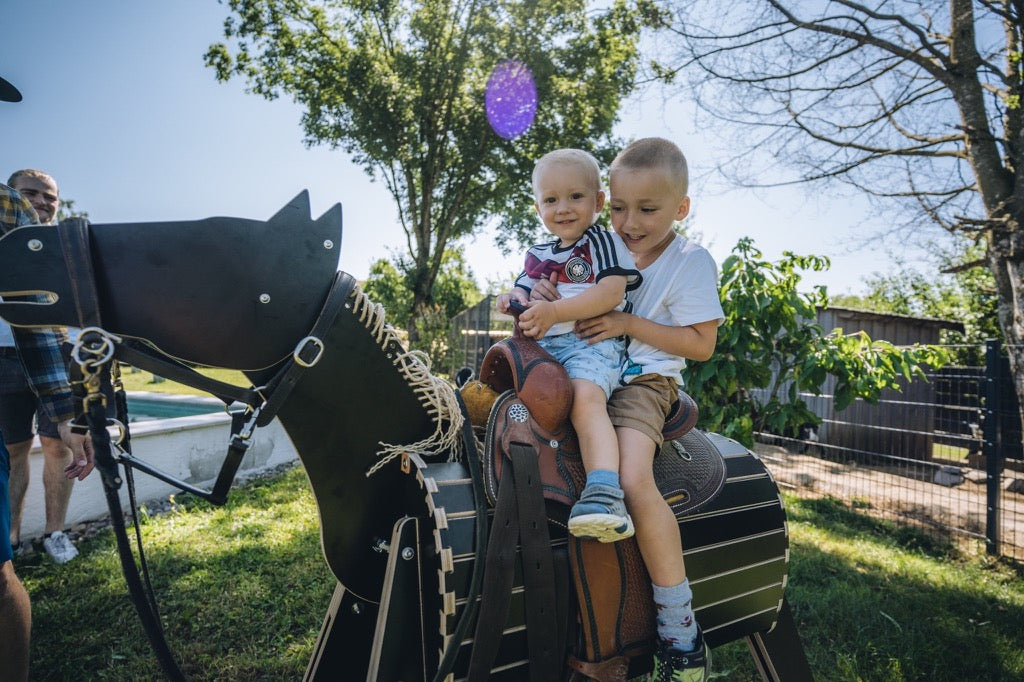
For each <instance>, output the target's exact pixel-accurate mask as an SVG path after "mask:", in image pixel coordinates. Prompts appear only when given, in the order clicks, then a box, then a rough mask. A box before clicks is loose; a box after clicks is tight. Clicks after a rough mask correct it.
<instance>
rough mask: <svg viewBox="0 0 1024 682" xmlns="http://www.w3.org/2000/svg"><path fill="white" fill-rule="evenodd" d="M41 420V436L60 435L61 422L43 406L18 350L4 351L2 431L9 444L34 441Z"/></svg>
mask: <svg viewBox="0 0 1024 682" xmlns="http://www.w3.org/2000/svg"><path fill="white" fill-rule="evenodd" d="M37 422H38V431H39V434H40V435H43V436H49V437H50V438H60V433H59V432H58V431H57V424H55V423H54V422H52V421H50V420H49V419H47V418H46V416H45V415H43V414H42V411H41V410H40V409H39V398H38V397H37V396H36V394H35V393H34V392H33V391H32V387H31V386H30V385H29V383H28V377H27V376H26V375H25V369H24V368H23V367H22V364H21V360H19V359H18V357H17V356H16V355H14V349H13V348H11V349H3V350H0V433H3V434H4V440H6V441H7V442H8V443H20V442H22V441H26V440H31V439H32V436H34V435H35V433H36V428H35V426H36V423H37Z"/></svg>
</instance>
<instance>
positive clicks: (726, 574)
mask: <svg viewBox="0 0 1024 682" xmlns="http://www.w3.org/2000/svg"><path fill="white" fill-rule="evenodd" d="M708 435H709V437H710V438H711V440H712V443H714V445H715V446H716V447H717V448H718V449H719V451H720V452H721V453H722V455H723V457H724V459H725V462H726V467H727V471H728V477H727V480H726V483H725V487H724V488H723V490H722V492H721V494H720V495H719V496H718V497H717V498H716V499H715V500H714V501H713V502H712V503H711V504H710V505H708V506H707V507H706V508H704V509H702V510H701V511H699V512H698V513H695V514H692V515H689V516H687V517H685V518H684V519H683V520H682V521H681V523H680V532H681V534H682V538H683V542H684V547H685V548H686V549H685V556H686V567H687V574H688V575H689V577H690V581H691V584H692V585H693V590H694V606H695V610H696V613H697V618H698V620H699V622H700V623H701V625H702V627H703V628H704V629H705V636H706V637H707V640H708V642H709V643H710V644H711V645H712V646H715V645H718V644H722V643H725V642H729V641H732V640H735V639H738V638H741V637H747V636H750V635H752V634H753V633H755V632H758V631H766V630H770V629H771V628H772V627H773V626H774V624H775V622H776V619H777V617H778V614H779V610H780V608H781V605H782V598H783V592H784V590H785V585H786V574H787V570H788V560H789V550H788V534H787V528H786V518H785V513H784V511H783V508H782V505H781V501H780V499H779V494H778V488H777V487H776V485H775V482H774V480H773V479H772V477H771V475H770V474H769V473H768V471H767V470H766V468H765V466H764V464H763V463H762V462H761V461H760V460H759V459H758V458H757V457H756V456H755V455H754V454H753V453H751V452H750V451H749V450H747V449H746V448H744V447H743V446H741V445H739V444H738V443H736V442H735V441H732V440H729V439H727V438H723V437H721V436H717V435H714V434H708ZM410 463H411V466H410V467H409V469H410V475H412V476H415V478H416V480H417V481H418V483H419V485H420V486H421V487H422V490H423V492H424V494H425V497H424V503H425V508H424V510H423V516H422V518H421V519H419V521H418V523H419V524H420V530H419V532H418V538H419V543H420V544H419V547H418V548H417V551H416V555H417V556H418V557H419V565H418V569H417V571H416V572H417V573H418V576H419V581H420V584H419V586H418V589H417V593H418V595H419V596H418V603H411V604H409V605H408V607H409V608H419V609H420V610H421V612H422V622H423V632H422V635H423V639H424V642H425V646H424V649H423V655H424V664H425V665H426V666H427V667H428V672H427V675H426V677H427V679H429V678H430V672H429V669H430V668H429V667H430V666H432V665H436V663H437V661H438V660H439V656H440V653H441V650H442V648H443V647H445V646H448V645H449V644H450V643H451V639H450V638H451V636H452V633H453V631H454V629H455V626H456V624H457V622H458V619H459V617H460V616H461V615H462V613H463V610H464V609H465V608H466V606H467V595H468V593H469V586H470V578H471V574H472V571H473V567H474V562H475V555H474V552H473V548H474V538H475V533H476V528H475V525H476V523H477V517H476V514H475V512H474V503H473V491H472V484H471V480H470V478H469V473H468V471H467V469H466V467H465V465H464V464H462V463H449V462H437V463H435V462H425V461H423V460H422V459H419V458H416V457H412V458H410ZM551 533H552V537H553V542H552V551H553V552H555V555H556V562H555V563H556V570H558V571H561V572H562V574H563V575H564V576H565V581H564V582H565V583H566V585H567V586H568V585H569V579H568V573H567V572H568V570H569V569H568V560H567V551H568V544H569V543H568V541H567V539H566V537H565V535H564V530H563V529H560V528H558V527H556V526H554V525H552V526H551ZM394 554H395V552H394V550H393V555H394ZM393 561H394V562H395V563H397V562H400V561H402V560H401V559H400V558H397V556H393ZM385 589H386V590H387V586H385ZM389 617H390V618H393V617H394V615H389V612H388V610H387V609H386V608H382V609H381V611H380V616H379V620H378V627H377V633H376V634H377V636H376V639H377V645H378V646H377V649H376V650H379V651H380V652H381V653H383V652H385V651H386V650H388V649H390V648H392V647H387V646H385V641H386V640H387V639H389V638H390V639H394V637H395V636H396V634H397V630H396V629H395V628H394V627H392V626H391V625H389V624H388V623H386V622H385V621H386V619H387V618H389ZM404 618H408V619H415V618H416V616H415V615H414V614H406V615H405V616H404ZM524 622H525V615H524V611H523V588H522V581H521V579H520V577H519V575H518V574H517V576H516V581H515V588H514V589H513V594H512V601H511V608H510V611H509V617H508V621H507V623H506V625H505V629H504V632H503V637H502V642H501V647H500V649H499V651H498V656H497V659H496V661H495V664H494V668H493V670H492V675H491V678H490V679H492V680H509V681H511V680H526V679H528V651H527V646H526V628H525V625H524ZM396 625H397V624H396ZM403 627H404V626H403ZM405 629H408V628H405ZM472 645H473V640H472V638H471V635H470V636H469V637H466V638H464V639H463V640H462V641H460V642H458V643H457V646H458V647H459V649H460V651H459V654H458V658H457V660H456V664H455V668H454V671H453V674H452V675H451V676H450V678H449V679H452V680H462V679H465V675H466V671H467V669H468V664H469V655H470V650H471V648H472ZM392 646H393V645H392ZM406 651H407V652H408V649H406ZM406 655H408V654H406ZM385 665H386V664H385ZM371 679H372V678H371ZM380 679H388V678H384V677H382V678H380ZM394 679H397V678H394Z"/></svg>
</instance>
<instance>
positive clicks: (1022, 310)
mask: <svg viewBox="0 0 1024 682" xmlns="http://www.w3.org/2000/svg"><path fill="white" fill-rule="evenodd" d="M1020 225H1021V220H1020V218H1018V219H1017V220H1012V221H1010V224H1009V225H1008V226H1007V227H1003V226H1000V227H998V228H995V229H992V230H990V231H989V238H988V253H987V256H988V261H989V267H990V268H991V269H992V272H993V273H994V274H995V280H996V290H997V292H998V297H999V312H998V314H999V326H1000V327H1001V328H1002V330H1003V336H1004V338H1005V339H1006V350H1007V353H1008V355H1009V359H1010V373H1011V375H1012V376H1013V383H1014V390H1015V391H1016V393H1017V401H1018V403H1019V404H1020V406H1021V407H1022V408H1024V232H1022V231H1021V229H1020ZM1020 419H1021V426H1022V428H1024V409H1022V412H1021V415H1020Z"/></svg>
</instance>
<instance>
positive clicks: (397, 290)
mask: <svg viewBox="0 0 1024 682" xmlns="http://www.w3.org/2000/svg"><path fill="white" fill-rule="evenodd" d="M403 273H404V274H403ZM412 284H413V281H412V277H411V275H410V274H409V267H408V263H407V262H406V261H405V260H404V259H403V258H401V257H398V258H396V259H395V262H391V261H388V260H386V259H384V258H380V259H378V260H377V261H376V262H374V263H373V264H372V265H371V266H370V275H369V277H368V278H367V280H366V283H365V284H364V285H363V290H364V291H365V292H366V293H367V295H369V296H370V298H371V299H373V300H374V301H376V302H377V303H380V304H381V305H383V306H384V308H385V310H387V311H388V319H389V320H390V321H391V323H392V324H393V325H395V326H397V327H400V328H403V329H406V330H408V329H409V328H410V325H416V328H417V331H418V332H419V333H418V334H417V336H416V341H415V342H414V343H412V344H411V345H412V347H413V349H414V350H422V351H425V352H426V353H427V354H428V355H429V356H430V357H431V360H432V362H433V366H434V367H450V366H451V365H452V362H450V360H451V358H450V357H448V354H449V353H450V352H451V350H452V349H451V348H450V344H449V342H448V332H449V327H450V325H451V320H452V318H453V317H455V316H456V315H458V314H459V313H461V312H462V311H463V310H465V309H466V308H469V307H471V306H474V305H476V304H477V303H478V302H479V301H480V300H481V299H482V298H483V294H482V293H481V292H480V289H479V288H478V287H477V285H476V280H475V279H474V278H473V271H472V270H471V269H470V268H469V265H468V264H467V263H466V259H465V257H464V255H463V254H462V252H461V251H459V250H457V249H448V250H446V251H445V252H444V256H443V257H442V259H441V270H440V272H439V273H438V276H437V279H436V280H435V282H434V300H433V303H432V304H431V307H430V308H429V309H428V310H427V312H426V314H425V315H422V316H420V317H418V318H414V317H413V315H412Z"/></svg>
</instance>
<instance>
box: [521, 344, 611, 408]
mask: <svg viewBox="0 0 1024 682" xmlns="http://www.w3.org/2000/svg"><path fill="white" fill-rule="evenodd" d="M537 343H538V344H540V347H541V348H543V349H544V350H546V351H547V352H549V353H551V354H552V355H553V356H555V360H558V361H559V362H560V363H562V365H563V366H564V367H565V371H566V372H568V373H569V378H570V379H586V380H587V381H590V382H593V383H595V384H597V385H598V386H600V387H601V390H603V391H604V397H605V398H608V397H610V396H611V394H612V391H613V390H615V387H616V386H618V385H619V375H620V374H621V372H622V356H623V355H624V354H625V352H626V344H625V342H623V340H622V339H605V340H604V341H598V342H597V343H595V344H591V345H588V344H587V340H586V339H580V338H578V337H577V336H576V334H575V333H573V332H567V333H565V334H556V335H555V336H545V337H544V338H543V339H541V340H540V341H538V342H537Z"/></svg>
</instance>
